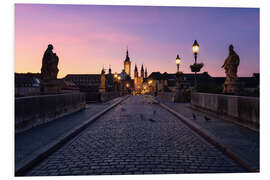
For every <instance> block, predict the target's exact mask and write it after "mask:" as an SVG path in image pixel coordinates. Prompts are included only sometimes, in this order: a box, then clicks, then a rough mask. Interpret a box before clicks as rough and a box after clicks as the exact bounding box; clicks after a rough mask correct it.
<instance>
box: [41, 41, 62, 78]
mask: <svg viewBox="0 0 270 180" xmlns="http://www.w3.org/2000/svg"><path fill="white" fill-rule="evenodd" d="M52 50H53V45H51V44H49V45H48V48H47V49H46V51H45V53H44V55H43V58H42V67H41V77H42V79H43V81H45V82H46V81H47V82H48V81H50V80H56V79H57V74H58V71H59V70H58V68H57V66H58V62H59V59H58V56H57V55H56V54H55V53H53V51H52Z"/></svg>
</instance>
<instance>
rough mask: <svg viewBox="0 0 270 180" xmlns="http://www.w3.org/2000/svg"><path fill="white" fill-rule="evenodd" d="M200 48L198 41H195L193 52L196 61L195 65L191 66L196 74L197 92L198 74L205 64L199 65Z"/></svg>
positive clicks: (195, 84)
mask: <svg viewBox="0 0 270 180" xmlns="http://www.w3.org/2000/svg"><path fill="white" fill-rule="evenodd" d="M199 49H200V46H199V44H198V42H197V40H195V41H194V43H193V45H192V51H193V54H194V59H195V63H194V64H193V65H191V66H190V68H191V71H192V72H194V79H195V83H194V86H195V88H194V89H195V91H196V90H197V72H200V70H201V68H202V67H203V63H199V64H197V55H198V52H199Z"/></svg>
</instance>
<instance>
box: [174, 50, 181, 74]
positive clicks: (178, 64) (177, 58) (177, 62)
mask: <svg viewBox="0 0 270 180" xmlns="http://www.w3.org/2000/svg"><path fill="white" fill-rule="evenodd" d="M175 62H176V65H177V73H179V66H180V62H181V58H180V57H179V55H178V54H177V57H176V60H175Z"/></svg>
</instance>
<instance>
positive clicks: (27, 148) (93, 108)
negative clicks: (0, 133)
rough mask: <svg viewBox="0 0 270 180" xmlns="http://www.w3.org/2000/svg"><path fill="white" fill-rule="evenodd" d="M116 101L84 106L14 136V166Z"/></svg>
mask: <svg viewBox="0 0 270 180" xmlns="http://www.w3.org/2000/svg"><path fill="white" fill-rule="evenodd" d="M118 100H119V98H116V99H113V100H111V101H108V102H106V103H93V104H86V107H85V110H82V111H79V112H77V113H74V114H72V115H68V116H65V117H62V118H59V119H57V120H54V121H51V122H49V123H46V124H43V125H40V126H37V127H35V128H32V129H30V130H28V131H25V132H22V133H18V134H16V135H15V166H16V165H18V163H20V162H21V161H24V159H25V158H28V157H29V156H31V155H32V154H33V152H35V151H38V150H39V149H41V148H43V147H44V146H45V145H47V144H49V143H50V142H52V141H53V140H55V139H57V138H58V137H60V136H61V135H63V134H65V133H67V132H68V131H69V130H71V129H72V128H74V127H75V126H77V125H79V124H81V123H82V122H84V121H86V120H87V119H89V118H90V117H91V116H93V115H94V114H96V113H98V112H100V111H102V110H103V109H105V108H106V107H108V106H110V105H111V104H113V103H115V102H116V101H118Z"/></svg>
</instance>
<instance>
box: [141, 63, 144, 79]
mask: <svg viewBox="0 0 270 180" xmlns="http://www.w3.org/2000/svg"><path fill="white" fill-rule="evenodd" d="M141 77H142V78H144V69H143V64H142V68H141Z"/></svg>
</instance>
